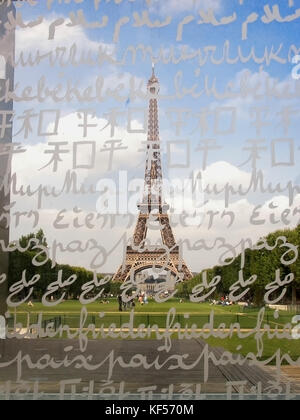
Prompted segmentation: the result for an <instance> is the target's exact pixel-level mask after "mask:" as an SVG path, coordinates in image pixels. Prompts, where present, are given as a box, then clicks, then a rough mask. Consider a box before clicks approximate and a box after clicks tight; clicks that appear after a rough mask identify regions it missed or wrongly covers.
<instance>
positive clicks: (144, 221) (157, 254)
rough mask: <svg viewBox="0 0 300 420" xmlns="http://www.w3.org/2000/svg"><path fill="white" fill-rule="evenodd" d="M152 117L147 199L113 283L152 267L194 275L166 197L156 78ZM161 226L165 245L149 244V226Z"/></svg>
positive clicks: (153, 80) (154, 80)
mask: <svg viewBox="0 0 300 420" xmlns="http://www.w3.org/2000/svg"><path fill="white" fill-rule="evenodd" d="M147 89H148V95H149V116H148V138H147V159H146V170H145V185H144V194H143V200H142V202H141V203H140V204H138V209H139V216H138V220H137V224H136V227H135V231H134V235H133V240H132V242H133V243H132V245H131V246H127V249H126V257H125V259H124V262H123V264H122V265H121V267H120V268H119V269H118V271H117V272H116V274H115V275H114V277H113V281H121V282H124V281H126V280H127V279H128V278H131V276H132V275H133V276H134V275H135V274H137V273H138V272H140V271H143V270H145V269H147V268H148V269H149V268H153V267H156V268H161V269H162V270H166V271H169V272H171V273H172V274H173V275H175V277H176V281H182V280H187V279H190V278H191V277H192V273H191V272H190V270H189V269H188V267H187V265H186V263H185V262H184V261H183V259H182V257H181V255H180V252H179V246H178V245H177V244H176V241H175V238H174V235H173V232H172V228H171V226H170V220H169V215H168V213H167V212H168V210H169V205H168V204H167V203H165V202H164V201H163V197H162V165H161V153H160V139H159V123H158V94H159V80H158V78H157V77H156V75H155V70H154V65H153V66H152V76H151V78H150V79H149V81H148V86H147ZM154 222H158V223H159V229H160V233H161V239H162V246H159V245H150V246H149V245H147V244H146V238H147V231H148V223H151V224H153V223H154Z"/></svg>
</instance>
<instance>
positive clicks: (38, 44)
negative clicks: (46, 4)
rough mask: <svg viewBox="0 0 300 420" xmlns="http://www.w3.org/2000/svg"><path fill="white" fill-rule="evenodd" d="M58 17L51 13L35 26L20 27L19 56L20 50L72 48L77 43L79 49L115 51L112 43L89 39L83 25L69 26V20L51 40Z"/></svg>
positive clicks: (17, 42)
mask: <svg viewBox="0 0 300 420" xmlns="http://www.w3.org/2000/svg"><path fill="white" fill-rule="evenodd" d="M57 17H58V16H55V15H51V17H48V18H45V19H44V20H43V22H42V23H40V24H39V25H37V26H34V27H33V28H24V29H23V28H18V29H17V30H16V54H17V57H18V55H19V54H20V52H29V51H33V52H35V51H36V50H40V51H49V50H55V48H57V47H65V48H70V47H71V46H72V45H73V44H76V46H77V48H78V50H79V51H81V50H85V51H88V50H91V51H94V52H95V51H98V49H99V47H102V48H106V49H107V52H108V53H111V52H112V51H113V49H114V46H113V45H112V44H106V43H104V42H101V41H93V40H91V39H89V38H88V36H87V35H86V33H85V31H84V29H83V28H82V26H72V27H67V26H66V23H68V22H69V21H68V20H66V23H65V24H63V25H61V26H58V27H57V28H56V31H55V36H54V39H52V40H49V39H48V36H49V27H50V25H51V23H52V22H54V21H55V19H57Z"/></svg>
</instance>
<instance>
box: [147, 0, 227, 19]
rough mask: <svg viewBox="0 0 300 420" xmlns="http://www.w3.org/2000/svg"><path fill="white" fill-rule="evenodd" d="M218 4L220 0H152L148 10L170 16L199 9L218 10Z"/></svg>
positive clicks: (219, 4)
mask: <svg viewBox="0 0 300 420" xmlns="http://www.w3.org/2000/svg"><path fill="white" fill-rule="evenodd" d="M220 6H221V0H163V1H162V0H153V1H152V5H151V9H150V10H151V11H154V12H158V13H160V14H161V15H169V16H170V15H177V14H179V13H183V12H193V11H195V10H199V9H204V10H208V9H213V10H214V11H218V10H219V9H220Z"/></svg>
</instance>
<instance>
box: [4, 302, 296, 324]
mask: <svg viewBox="0 0 300 420" xmlns="http://www.w3.org/2000/svg"><path fill="white" fill-rule="evenodd" d="M86 308H87V311H88V314H89V317H88V320H87V323H88V322H90V323H95V324H96V326H97V325H99V324H100V323H101V325H102V324H103V323H104V325H105V324H107V325H109V324H110V323H111V322H115V323H116V324H117V325H118V324H119V326H120V325H121V324H122V323H124V322H127V320H128V319H129V314H130V312H131V310H132V309H126V310H124V309H123V311H122V312H119V310H118V309H119V305H118V302H117V299H115V298H114V299H109V303H100V302H96V303H92V304H90V305H87V306H86ZM171 308H175V309H176V317H175V321H176V322H180V323H181V325H182V327H184V326H185V325H188V326H191V325H192V324H196V325H197V327H198V328H202V327H203V326H204V325H205V324H207V322H209V320H210V314H211V312H212V311H213V312H214V326H215V327H217V326H218V325H219V324H221V323H224V324H225V326H226V327H228V326H230V324H232V323H236V322H238V323H240V325H241V327H242V328H254V327H255V326H256V324H257V316H258V313H259V309H257V308H241V307H240V306H238V305H233V306H212V305H210V304H208V303H202V304H198V303H192V302H189V301H183V302H182V303H180V301H179V299H170V300H168V301H167V302H164V303H157V302H155V301H154V300H150V301H149V303H148V304H146V305H145V304H144V305H141V304H140V303H137V304H136V306H135V308H134V312H135V326H137V325H139V324H141V323H144V324H146V325H147V324H148V325H149V323H151V324H157V325H158V326H159V327H161V328H163V327H165V326H166V314H167V313H168V311H169V310H170V309H171ZM81 309H82V305H81V304H80V302H78V301H66V302H63V303H61V304H59V305H57V306H52V307H45V306H44V305H42V304H41V303H35V304H34V306H33V307H29V306H28V305H25V304H24V305H21V306H19V307H18V308H17V309H16V314H17V320H18V322H21V323H24V322H26V320H27V316H28V314H29V316H30V323H34V322H35V321H36V319H37V316H38V314H40V313H43V319H44V320H47V319H52V318H54V317H56V318H57V317H60V318H61V321H62V322H63V323H64V324H68V325H70V326H72V327H74V328H75V327H77V326H78V324H79V317H80V311H81ZM10 312H11V314H14V312H15V310H14V309H10ZM99 313H104V314H105V316H104V317H103V318H101V319H100V317H99V316H98V314H99ZM186 314H188V315H189V317H188V318H187V317H185V316H184V315H186ZM294 315H295V314H292V313H287V312H281V313H280V314H279V318H278V319H275V318H274V311H273V310H271V309H268V308H266V309H265V316H264V322H265V323H268V324H270V325H271V326H274V327H275V326H276V325H278V326H279V327H284V325H285V324H287V323H289V322H291V319H292V318H293V316H294Z"/></svg>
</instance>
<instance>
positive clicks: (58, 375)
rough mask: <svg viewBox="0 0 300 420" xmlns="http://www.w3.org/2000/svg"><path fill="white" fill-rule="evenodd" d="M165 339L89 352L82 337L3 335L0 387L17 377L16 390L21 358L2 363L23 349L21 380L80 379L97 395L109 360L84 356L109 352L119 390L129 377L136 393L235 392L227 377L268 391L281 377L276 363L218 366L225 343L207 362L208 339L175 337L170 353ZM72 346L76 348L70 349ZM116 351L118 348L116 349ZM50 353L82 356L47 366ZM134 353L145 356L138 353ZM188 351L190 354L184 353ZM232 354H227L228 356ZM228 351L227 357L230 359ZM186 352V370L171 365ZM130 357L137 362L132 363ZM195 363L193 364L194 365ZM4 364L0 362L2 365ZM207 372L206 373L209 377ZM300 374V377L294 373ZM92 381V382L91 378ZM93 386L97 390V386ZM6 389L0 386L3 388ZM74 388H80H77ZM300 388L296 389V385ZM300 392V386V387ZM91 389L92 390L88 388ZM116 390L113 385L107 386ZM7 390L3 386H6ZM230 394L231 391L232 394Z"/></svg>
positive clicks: (46, 383) (52, 385) (50, 384)
mask: <svg viewBox="0 0 300 420" xmlns="http://www.w3.org/2000/svg"><path fill="white" fill-rule="evenodd" d="M162 344H163V342H157V341H155V340H97V341H90V342H89V343H88V347H87V350H86V352H85V353H81V352H80V349H79V343H78V341H77V340H49V339H46V340H15V339H11V340H5V341H4V340H0V354H1V358H0V364H2V368H1V367H0V386H1V384H2V386H3V384H4V383H5V382H6V381H12V389H13V390H14V389H15V385H14V384H15V381H16V379H17V363H16V362H14V363H10V364H9V365H8V366H6V367H3V363H5V362H9V361H12V360H14V358H15V357H16V356H17V354H18V353H19V352H20V351H21V352H22V358H20V360H22V363H21V364H20V366H22V372H21V379H22V380H24V381H28V382H29V383H31V384H33V383H34V382H35V381H38V382H39V390H40V391H43V392H46V393H58V392H59V390H61V388H60V389H59V386H58V383H59V382H60V381H64V380H75V381H77V382H79V380H80V383H79V384H78V385H77V386H76V393H81V392H83V391H84V388H89V387H90V388H89V391H90V392H92V393H93V394H94V393H95V394H98V393H99V392H100V390H101V389H102V388H103V386H104V384H105V382H106V381H107V379H110V378H109V362H108V361H107V362H106V363H105V364H104V365H102V366H100V367H98V368H97V369H96V370H94V371H88V370H87V369H83V368H81V366H80V365H81V361H82V356H84V357H85V358H87V357H88V356H89V355H92V356H93V360H89V361H90V362H91V364H93V365H95V364H97V363H98V364H99V363H100V362H101V361H103V360H104V359H105V358H106V357H107V356H108V355H109V354H110V355H113V356H111V359H110V360H111V365H110V366H111V367H112V365H113V369H112V374H111V380H112V381H113V383H114V385H116V392H118V390H119V387H120V385H119V384H120V383H122V382H123V381H124V382H125V389H124V391H125V392H126V391H127V392H130V393H131V394H136V393H137V391H138V390H139V393H140V392H141V390H140V389H141V388H143V387H153V389H152V390H153V392H154V393H158V394H163V395H169V394H168V393H170V392H171V393H172V392H174V393H175V394H176V393H178V392H182V390H183V385H182V384H192V385H191V386H190V389H191V390H192V391H193V393H196V392H200V391H201V393H205V394H206V393H208V394H227V393H228V392H229V391H230V389H231V388H230V387H229V386H228V382H241V381H242V382H245V385H244V391H245V392H246V393H249V394H254V393H255V387H257V385H258V384H261V391H262V392H265V390H267V389H268V388H269V387H270V381H271V382H274V381H275V380H276V377H275V371H274V369H272V368H263V369H262V368H258V367H250V366H249V364H248V363H246V364H243V365H242V366H241V365H238V364H236V365H235V366H233V365H231V366H228V365H227V366H226V365H225V364H224V365H219V366H215V364H214V363H213V362H212V360H211V359H212V358H215V359H216V360H220V359H221V358H222V355H223V357H224V356H225V355H224V350H223V349H220V348H213V349H211V348H209V351H212V353H211V358H210V359H209V360H207V364H205V361H204V360H203V358H202V359H201V360H199V362H198V363H195V361H196V360H198V359H199V357H200V355H201V353H202V352H203V350H204V348H205V343H204V342H203V341H201V340H195V339H193V340H189V341H187V340H185V341H183V340H172V348H171V349H170V351H169V352H165V351H159V349H158V348H159V346H162ZM70 346H72V347H73V348H72V349H71V348H70ZM112 352H113V353H112ZM45 354H48V355H51V357H52V358H53V359H54V360H55V362H56V363H60V362H62V361H63V360H64V359H65V358H66V356H67V357H68V360H73V359H74V358H75V357H77V363H78V364H77V365H76V363H75V362H73V363H70V366H69V367H67V366H63V367H59V368H58V369H53V368H51V367H46V368H44V366H45V363H47V360H48V359H47V358H46V357H43V356H44V355H45ZM26 355H30V358H31V360H32V361H33V362H34V363H36V362H37V361H38V360H39V359H40V368H41V369H37V368H36V366H35V368H34V369H29V368H28V365H27V362H26V358H25V356H26ZM135 355H142V356H136V357H134V356H135ZM158 355H159V359H158V361H157V363H159V364H160V365H161V367H160V368H159V369H157V368H156V366H155V363H154V361H155V359H156V358H157V356H158ZM183 355H186V356H184V357H183ZM228 355H229V353H227V356H228ZM227 356H226V359H227ZM182 357H183V359H182V360H183V362H184V363H185V364H187V365H189V366H190V367H191V368H189V369H188V370H184V369H182V368H180V367H179V368H178V367H176V368H174V369H173V368H172V366H176V365H177V363H178V358H182ZM141 358H144V360H145V363H146V362H147V363H148V366H146V367H140V366H139V365H140V360H141ZM130 360H131V362H132V364H133V366H132V367H128V363H129V361H130ZM192 364H194V366H191V365H192ZM0 366H1V365H0ZM206 374H207V377H206ZM295 379H296V378H295ZM90 381H93V384H92V385H91V382H90ZM286 383H287V380H286V377H284V378H283V384H286ZM91 387H92V388H93V389H92V388H91ZM0 389H1V388H0ZM70 389H71V388H70V387H69V388H66V392H70ZM74 389H75V388H74ZM294 389H296V388H294ZM238 391H239V387H238V384H236V385H233V386H232V392H233V393H237V392H238ZM299 391H300V390H299ZM86 392H87V391H86ZM105 392H106V393H107V392H112V391H111V390H106V391H105ZM2 393H3V391H2ZM227 395H228V394H227Z"/></svg>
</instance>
